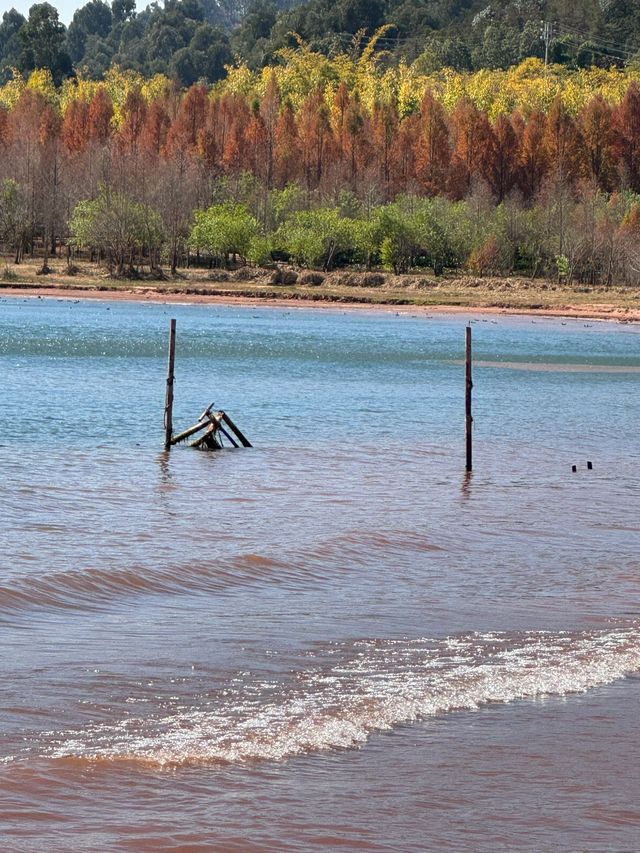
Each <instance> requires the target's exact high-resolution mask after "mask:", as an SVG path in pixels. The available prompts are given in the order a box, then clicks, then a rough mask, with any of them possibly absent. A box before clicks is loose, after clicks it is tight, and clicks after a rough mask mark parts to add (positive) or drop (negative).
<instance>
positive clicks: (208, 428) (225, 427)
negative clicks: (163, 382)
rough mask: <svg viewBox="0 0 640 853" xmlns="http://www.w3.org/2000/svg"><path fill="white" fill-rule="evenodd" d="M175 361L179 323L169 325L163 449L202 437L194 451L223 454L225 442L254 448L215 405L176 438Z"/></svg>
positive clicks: (169, 448) (173, 321) (195, 441)
mask: <svg viewBox="0 0 640 853" xmlns="http://www.w3.org/2000/svg"><path fill="white" fill-rule="evenodd" d="M175 359H176V321H175V320H171V322H170V324H169V365H168V369H167V395H166V398H165V405H164V430H165V432H164V448H165V450H171V448H172V447H173V446H174V444H180V442H182V441H186V440H187V439H188V438H193V436H194V435H197V434H198V433H201V434H200V435H199V436H198V438H196V439H195V440H194V441H192V442H191V447H196V448H198V449H199V450H222V449H223V448H224V444H223V438H226V439H227V441H228V442H229V443H230V444H231V446H232V447H252V444H251V442H250V441H249V439H248V438H247V437H246V436H245V435H244V433H242V432H241V431H240V430H239V429H238V427H237V426H236V425H235V424H234V422H233V421H232V420H231V418H230V417H229V415H228V414H227V413H226V412H223V411H218V412H214V411H213V403H212V404H211V405H210V406H209V407H208V408H206V409H205V410H204V412H203V413H202V414H201V415H200V417H199V418H198V422H197V423H195V424H194V425H193V426H190V427H189V428H188V429H185V430H183V431H182V432H181V433H178V435H174V434H173V383H174V368H175Z"/></svg>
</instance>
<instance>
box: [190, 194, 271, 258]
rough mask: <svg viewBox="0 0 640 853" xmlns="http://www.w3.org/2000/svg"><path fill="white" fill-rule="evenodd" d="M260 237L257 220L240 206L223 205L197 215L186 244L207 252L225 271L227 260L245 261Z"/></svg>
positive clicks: (200, 211) (201, 211) (230, 203)
mask: <svg viewBox="0 0 640 853" xmlns="http://www.w3.org/2000/svg"><path fill="white" fill-rule="evenodd" d="M259 234H260V228H259V225H258V220H257V219H256V218H255V217H254V216H252V215H251V214H250V213H249V211H248V210H247V208H246V207H245V206H244V205H243V204H234V203H233V202H226V203H224V204H214V205H212V206H211V207H210V208H208V209H207V210H197V211H196V213H195V218H194V224H193V228H192V229H191V235H190V237H189V244H190V245H191V246H192V247H193V248H194V249H198V250H203V249H204V250H205V251H207V252H209V254H210V255H212V256H213V257H214V258H215V259H216V260H217V262H218V263H220V264H222V266H225V267H226V266H228V264H229V256H232V257H233V259H234V260H235V258H236V256H237V255H239V256H240V258H241V259H243V260H244V259H246V258H247V256H248V255H249V253H250V250H251V247H252V244H253V245H255V243H254V241H255V240H256V238H257V237H258V236H259Z"/></svg>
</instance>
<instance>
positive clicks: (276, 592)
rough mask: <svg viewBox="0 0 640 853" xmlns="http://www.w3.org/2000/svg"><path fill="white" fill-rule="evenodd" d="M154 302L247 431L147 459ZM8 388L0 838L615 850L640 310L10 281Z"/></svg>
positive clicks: (69, 843)
mask: <svg viewBox="0 0 640 853" xmlns="http://www.w3.org/2000/svg"><path fill="white" fill-rule="evenodd" d="M171 317H175V318H176V319H177V327H178V346H177V368H176V386H175V390H176V407H175V413H174V423H175V426H176V428H178V429H180V428H182V427H186V426H188V425H190V424H191V423H192V422H194V421H195V420H196V419H197V417H198V415H199V414H200V412H201V411H202V410H203V409H204V408H205V407H206V406H208V405H209V404H210V403H211V402H215V404H216V406H218V407H221V408H224V409H225V410H226V411H228V412H229V414H230V415H231V416H232V417H233V418H234V420H235V421H236V422H237V423H238V425H239V426H240V427H241V428H242V429H243V431H244V432H245V433H246V434H247V435H248V437H249V438H250V439H251V441H252V443H253V444H254V449H252V450H227V451H224V452H222V453H217V454H210V453H199V452H196V451H194V450H191V449H190V448H188V447H178V448H175V449H174V450H173V451H172V452H171V453H170V454H166V453H164V452H163V450H162V443H163V424H162V415H163V406H164V390H165V377H166V348H167V337H168V325H169V319H170V318H171ZM468 319H471V321H472V327H473V337H474V356H475V360H476V367H475V370H474V382H475V388H474V416H475V466H474V472H473V475H472V477H466V476H465V473H464V470H463V469H464V365H463V363H462V359H463V357H464V327H465V324H466V322H467V320H468ZM0 376H1V377H2V380H1V381H2V406H1V408H0V466H1V470H2V474H3V477H2V485H1V487H0V496H1V501H2V503H1V506H2V515H3V526H2V530H1V531H0V553H1V555H2V556H1V557H0V631H1V632H2V638H3V651H4V654H3V662H2V664H0V666H1V667H2V670H3V685H4V689H3V693H2V698H1V699H0V791H2V792H4V796H3V794H2V793H0V835H2V837H3V839H8V841H7V846H8V849H12V850H22V849H24V850H31V849H37V848H41V847H42V843H43V842H44V841H45V840H46V842H47V849H49V850H58V849H59V850H70V849H77V850H87V849H96V850H124V849H126V850H161V849H197V850H218V849H219V850H247V849H277V850H284V849H287V850H289V849H291V850H308V849H316V848H318V849H319V848H324V847H327V846H338V847H342V848H343V849H372V850H378V849H385V850H386V849H393V850H407V849H425V848H426V849H469V850H478V849H491V850H496V849H504V850H511V849H516V848H517V849H566V850H575V849H581V850H582V849H584V850H587V849H594V850H596V849H598V850H599V849H603V848H613V849H630V848H631V849H632V848H634V846H636V841H637V840H638V838H639V837H640V836H639V834H638V826H639V825H640V824H639V820H640V815H639V814H638V810H637V806H636V805H635V804H636V803H637V801H638V795H640V777H639V771H638V770H637V762H634V761H633V750H634V743H635V721H636V720H637V699H638V694H637V686H638V683H639V682H638V679H637V676H636V674H635V673H637V671H639V670H640V607H639V599H638V595H639V592H640V589H639V581H638V578H640V558H639V557H638V554H640V525H639V523H638V506H639V497H640V464H639V455H638V430H637V424H638V422H639V416H640V403H639V400H638V393H637V389H638V381H639V380H640V327H639V326H637V325H632V324H614V323H604V322H602V323H599V322H595V321H575V320H545V319H541V318H530V317H523V318H515V317H507V316H501V315H499V316H496V317H486V318H483V317H471V318H466V317H464V316H461V315H457V316H447V315H438V316H433V317H429V316H426V315H423V314H420V315H415V316H414V315H412V313H411V312H410V311H407V312H402V313H399V314H396V313H395V312H388V313H382V312H380V313H375V312H368V311H362V312H360V311H349V312H343V311H341V310H307V309H289V308H277V307H276V308H263V307H256V308H254V307H225V306H202V305H183V306H177V305H171V306H167V305H149V304H142V303H136V302H113V301H112V302H100V301H74V300H53V299H31V298H25V299H23V298H15V299H3V300H1V301H0ZM587 460H590V461H592V463H593V470H592V471H588V470H587V466H586V463H587ZM573 464H575V465H577V466H578V471H577V473H575V474H573V473H572V472H571V466H572V465H573ZM532 768H533V769H532ZM425 838H426V839H429V841H428V843H426V842H425ZM189 845H191V846H189Z"/></svg>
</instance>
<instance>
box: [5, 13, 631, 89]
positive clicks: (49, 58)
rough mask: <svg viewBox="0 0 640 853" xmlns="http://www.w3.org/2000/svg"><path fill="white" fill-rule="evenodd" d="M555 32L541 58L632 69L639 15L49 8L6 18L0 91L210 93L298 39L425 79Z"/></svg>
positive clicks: (516, 52)
mask: <svg viewBox="0 0 640 853" xmlns="http://www.w3.org/2000/svg"><path fill="white" fill-rule="evenodd" d="M542 18H545V19H546V20H547V21H551V20H555V21H557V22H558V23H557V25H556V27H555V28H554V29H553V30H552V31H551V33H552V37H551V38H550V41H549V44H548V45H547V47H548V49H549V50H548V55H549V58H550V60H551V61H552V62H554V63H559V64H563V65H566V66H568V67H572V68H587V67H591V66H601V67H603V68H608V67H610V66H612V65H616V66H620V67H622V66H637V65H638V63H639V62H640V58H639V57H640V53H639V48H640V11H639V9H638V7H637V4H635V3H629V2H627V0H608V2H606V3H602V2H598V0H582V2H581V3H579V4H576V3H571V2H570V0H541V1H540V0H520V1H519V2H518V3H514V2H512V0H493V2H492V3H491V4H490V5H487V3H486V0H455V2H453V0H430V2H428V3H427V2H425V0H309V2H304V3H301V2H299V0H253V2H244V0H165V2H164V4H162V5H160V4H158V3H157V2H154V3H151V4H150V5H148V6H146V7H145V8H143V9H140V10H136V4H135V0H112V2H111V3H108V2H105V0H89V2H88V3H86V4H85V5H84V6H82V7H81V8H79V9H78V10H77V11H76V12H75V13H74V15H73V19H72V20H71V22H70V24H69V26H68V27H66V26H65V25H64V24H63V23H62V22H61V20H60V17H59V14H58V11H57V9H56V8H55V6H53V5H51V4H50V3H48V2H42V3H35V4H34V5H33V6H32V7H31V9H30V10H29V15H28V17H25V16H23V15H22V14H20V13H19V12H17V11H16V10H15V9H10V10H9V11H6V12H5V13H4V14H3V16H2V21H1V23H0V80H2V79H4V80H6V79H8V78H9V77H10V75H11V73H12V72H11V69H12V68H16V69H18V70H19V71H20V72H21V73H22V74H23V75H28V74H29V73H30V72H31V71H33V70H35V69H37V68H48V69H49V70H50V71H51V73H52V75H53V78H54V80H55V82H56V84H58V85H59V84H60V83H61V82H62V81H63V80H64V79H67V78H73V77H74V76H76V75H83V76H85V77H89V78H91V79H96V80H98V79H102V78H103V77H104V75H105V74H106V73H107V71H108V70H109V69H110V68H112V67H114V66H116V65H117V66H119V67H120V68H123V69H126V70H135V71H137V72H139V73H141V74H143V75H145V76H151V75H153V74H165V75H167V76H169V77H170V78H172V79H174V80H176V81H177V82H178V83H179V84H180V85H182V86H190V85H191V84H193V83H195V82H198V81H203V82H209V83H213V82H216V81H217V80H220V79H222V78H224V77H225V76H226V73H227V70H226V69H227V67H228V66H231V65H232V64H234V63H245V64H246V65H248V67H249V68H251V69H252V70H259V69H261V68H263V67H266V66H269V65H273V64H277V63H278V62H279V60H280V56H281V51H282V50H286V49H290V48H292V47H295V44H296V39H298V38H301V39H303V40H304V41H305V42H306V43H308V44H309V45H310V46H311V48H312V49H313V50H315V51H317V52H319V53H322V54H324V55H326V56H328V57H335V56H337V55H339V54H341V53H343V52H350V53H358V51H360V50H361V49H362V48H363V40H362V34H363V33H367V35H368V36H369V37H370V36H371V35H372V34H373V33H375V32H376V31H377V30H378V29H379V28H383V30H384V32H383V34H382V35H381V37H380V38H379V39H378V40H377V42H376V45H375V50H376V53H377V54H378V56H379V58H380V61H382V62H384V63H386V64H387V65H391V66H394V65H398V64H399V63H400V62H403V61H404V62H407V63H410V62H414V61H418V62H419V64H420V66H421V67H422V68H423V69H424V70H428V71H434V70H438V69H440V68H443V67H450V68H453V69H456V70H464V71H470V70H477V69H481V68H489V69H497V68H508V67H509V66H511V65H514V64H517V63H519V62H521V61H523V60H524V59H526V58H528V57H537V58H542V57H543V56H544V55H545V44H544V43H543V40H542V39H541V30H540V24H541V19H542Z"/></svg>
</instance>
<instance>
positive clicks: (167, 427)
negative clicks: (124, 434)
mask: <svg viewBox="0 0 640 853" xmlns="http://www.w3.org/2000/svg"><path fill="white" fill-rule="evenodd" d="M175 362H176V321H175V320H171V325H170V329H169V366H168V369H167V397H166V400H165V404H164V449H165V450H171V435H172V433H173V369H174V366H175Z"/></svg>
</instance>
